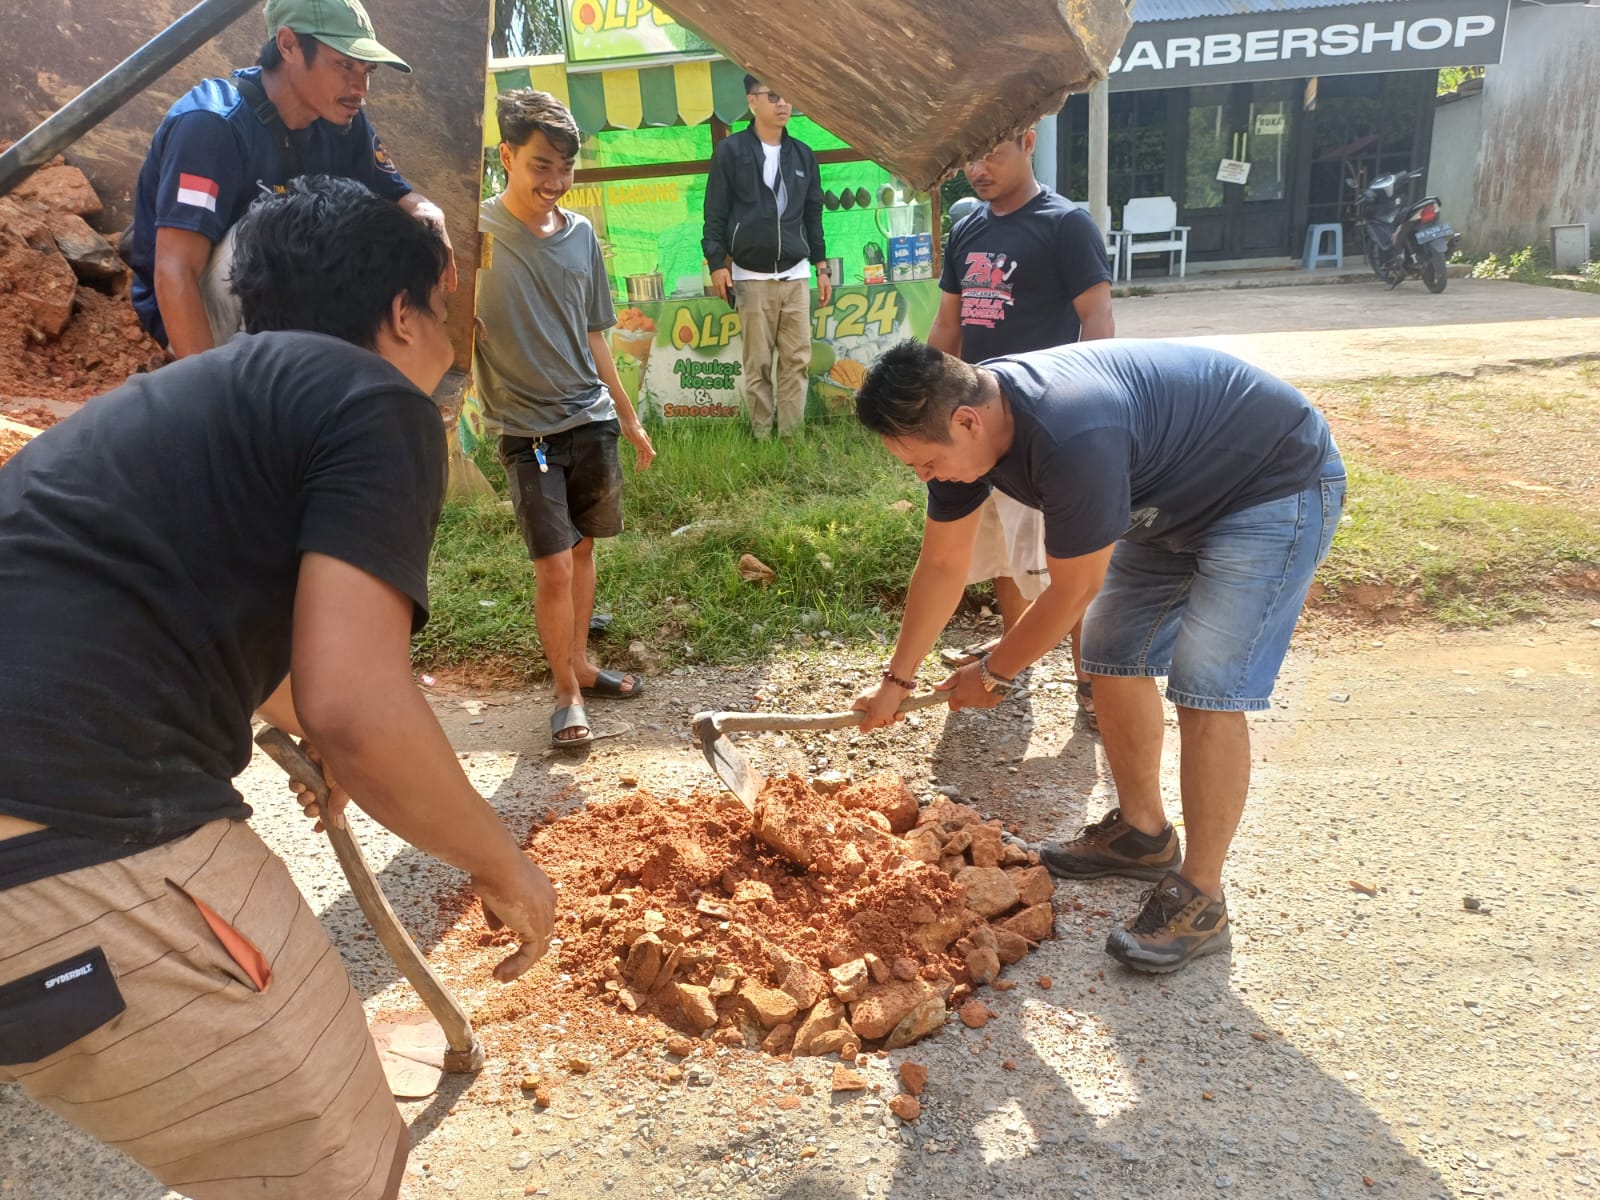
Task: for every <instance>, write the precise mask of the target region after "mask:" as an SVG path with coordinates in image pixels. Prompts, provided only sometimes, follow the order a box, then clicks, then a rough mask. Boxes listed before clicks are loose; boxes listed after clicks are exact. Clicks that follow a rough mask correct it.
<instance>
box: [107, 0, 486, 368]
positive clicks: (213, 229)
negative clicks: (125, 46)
mask: <svg viewBox="0 0 1600 1200" xmlns="http://www.w3.org/2000/svg"><path fill="white" fill-rule="evenodd" d="M266 21H267V37H268V41H267V43H266V45H264V46H263V47H262V49H261V55H260V57H259V58H258V59H257V63H256V66H254V67H250V68H247V69H246V70H242V71H235V72H234V73H233V77H232V78H231V79H207V80H205V81H204V82H203V83H200V84H198V85H197V86H196V87H194V88H193V89H192V90H191V91H190V92H189V93H188V95H186V96H184V97H183V98H182V99H181V100H179V101H178V102H177V103H176V104H174V105H173V106H172V108H171V110H170V111H169V112H168V113H167V115H166V118H165V119H164V120H163V121H162V122H161V125H160V127H159V128H158V129H157V130H156V134H155V137H154V138H153V139H152V140H151V143H150V152H149V154H148V155H146V157H145V161H144V166H143V167H142V168H141V169H140V171H139V182H138V186H137V189H136V192H135V196H134V219H133V228H132V229H131V230H130V231H129V233H128V239H127V244H126V245H125V247H124V251H123V252H124V253H125V254H126V255H127V259H128V264H129V266H131V267H132V268H133V307H134V310H135V311H136V312H137V313H138V314H139V320H140V321H141V322H142V323H143V325H144V327H145V329H147V330H148V331H149V332H150V335H151V336H152V337H154V338H155V339H156V340H157V341H159V342H161V343H162V344H163V345H166V346H168V347H170V348H171V350H172V353H173V355H174V357H177V358H184V357H186V356H188V355H190V354H198V353H199V352H200V351H202V350H209V349H210V348H211V347H212V346H214V345H218V344H220V343H221V342H224V341H226V340H227V339H228V338H229V337H230V336H232V335H233V334H234V333H235V332H237V330H238V329H239V326H240V321H239V306H238V302H237V300H235V298H234V297H233V294H232V292H231V291H230V290H229V288H228V276H229V263H230V260H231V249H230V245H231V244H230V242H229V239H228V234H229V231H230V230H231V229H232V228H233V226H234V224H235V222H237V221H238V220H239V218H240V217H242V216H243V215H244V212H245V210H246V209H247V208H249V207H250V203H251V201H253V200H255V199H256V197H258V196H260V195H261V194H262V193H263V192H281V191H282V190H283V185H284V184H285V183H287V182H288V181H289V180H290V179H292V178H294V177H295V176H297V175H332V176H335V177H340V178H346V179H354V180H357V181H358V182H360V183H362V184H365V185H366V186H367V187H368V188H369V189H370V190H371V191H373V192H376V193H377V194H378V195H379V196H382V197H384V198H385V199H387V200H393V201H396V202H397V203H399V205H400V207H401V208H403V209H405V210H406V211H407V212H409V213H410V214H411V215H412V216H414V217H416V218H417V219H419V220H423V221H427V222H428V223H429V224H430V225H432V226H434V227H435V228H436V229H438V231H439V233H440V235H441V236H443V237H444V238H445V245H446V246H449V244H450V241H449V236H448V234H446V232H445V222H444V213H443V212H442V211H441V210H440V209H439V207H438V206H437V205H436V204H433V203H432V202H431V201H429V200H427V199H425V198H423V197H422V196H419V195H418V194H417V193H416V192H414V191H412V190H411V185H410V184H409V183H407V182H406V181H405V180H404V179H403V178H402V177H401V175H400V172H399V170H398V169H397V168H396V167H395V164H394V160H393V159H391V158H390V157H389V153H388V151H387V150H386V149H384V146H383V142H382V141H381V140H380V139H379V137H378V135H377V132H376V131H375V130H374V129H373V128H372V125H371V123H370V122H369V121H368V120H367V117H366V113H365V112H364V111H363V106H364V104H365V102H366V96H367V89H368V87H369V86H370V84H371V81H372V74H373V72H374V71H376V70H377V67H378V65H379V64H387V65H388V66H391V67H394V68H395V69H396V70H399V71H407V72H409V71H410V70H411V68H410V67H409V66H407V65H406V64H405V62H404V61H403V60H401V59H400V58H399V56H397V55H396V54H394V53H393V52H392V51H390V50H389V49H387V48H386V47H385V46H383V45H382V44H381V43H380V42H379V41H378V40H377V37H376V36H375V34H374V32H373V28H372V21H371V20H370V19H369V18H368V16H367V13H366V10H365V9H364V8H362V6H361V3H360V0H268V2H267V6H266ZM446 285H447V286H448V287H449V288H450V289H451V290H454V288H455V262H454V256H453V255H452V258H451V263H450V267H449V269H448V272H447V276H446Z"/></svg>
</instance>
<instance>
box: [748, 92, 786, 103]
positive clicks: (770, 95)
mask: <svg viewBox="0 0 1600 1200" xmlns="http://www.w3.org/2000/svg"><path fill="white" fill-rule="evenodd" d="M750 94H751V95H752V96H760V97H761V98H762V99H764V100H770V101H771V102H772V103H773V104H782V103H783V97H782V96H780V95H778V93H777V92H751V93H750Z"/></svg>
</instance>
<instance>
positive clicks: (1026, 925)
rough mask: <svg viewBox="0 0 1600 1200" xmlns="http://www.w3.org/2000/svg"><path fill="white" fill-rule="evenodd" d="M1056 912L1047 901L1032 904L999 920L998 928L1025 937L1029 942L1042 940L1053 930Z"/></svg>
mask: <svg viewBox="0 0 1600 1200" xmlns="http://www.w3.org/2000/svg"><path fill="white" fill-rule="evenodd" d="M1055 926H1056V913H1055V909H1054V908H1052V907H1051V906H1050V904H1049V903H1048V902H1046V903H1044V904H1032V905H1029V906H1028V907H1027V908H1025V909H1023V910H1022V911H1021V912H1019V913H1018V914H1017V915H1016V916H1014V917H1008V918H1006V920H1004V921H1003V922H1001V924H1000V928H1001V929H1004V930H1007V931H1009V932H1011V933H1015V934H1018V935H1019V936H1021V937H1025V938H1027V939H1028V941H1030V942H1042V941H1044V940H1045V938H1047V937H1050V936H1051V935H1052V934H1053V933H1054V932H1055Z"/></svg>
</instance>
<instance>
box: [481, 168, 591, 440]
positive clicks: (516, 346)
mask: <svg viewBox="0 0 1600 1200" xmlns="http://www.w3.org/2000/svg"><path fill="white" fill-rule="evenodd" d="M561 215H562V216H564V217H565V218H566V219H567V223H566V226H565V227H564V228H562V229H561V230H559V231H557V232H556V233H553V234H551V235H550V236H549V237H540V236H538V234H536V233H534V232H533V231H532V230H531V229H529V228H528V227H527V226H526V225H524V224H523V223H522V222H521V221H519V220H517V218H516V217H514V216H512V215H511V214H510V213H509V212H507V211H506V208H505V204H504V202H503V199H502V198H501V197H499V196H496V197H494V198H493V199H492V200H485V201H484V202H483V205H482V207H481V208H480V209H479V211H478V229H479V231H480V232H481V233H482V234H483V235H484V243H483V250H482V257H483V262H484V263H485V266H484V267H483V268H482V269H481V270H479V272H478V299H477V305H478V321H479V326H478V334H477V337H476V339H474V346H473V351H472V377H473V381H474V382H475V383H476V384H477V388H478V394H479V395H480V396H481V397H482V398H483V406H484V411H485V413H486V415H487V416H488V418H489V425H490V427H491V428H492V429H495V430H497V431H498V432H501V433H509V434H512V435H514V436H519V437H547V436H549V435H550V434H553V433H561V432H563V431H564V430H568V429H573V428H576V427H577V426H579V425H586V424H589V423H591V422H595V421H610V420H614V419H615V418H616V415H617V406H616V404H615V402H613V400H612V399H611V393H610V392H609V391H607V390H606V385H605V384H603V383H601V382H600V375H599V372H597V371H596V370H595V365H594V355H593V354H591V353H590V351H589V334H590V332H592V331H595V330H600V329H609V328H611V326H613V325H615V324H616V323H617V314H616V310H615V308H614V307H613V305H612V303H611V288H610V283H609V281H608V278H607V276H606V268H605V262H604V260H603V259H602V258H601V257H600V241H599V239H598V238H596V237H595V235H594V226H592V225H591V224H590V223H589V221H588V220H587V218H585V217H583V216H580V215H579V214H578V213H575V212H569V211H567V210H566V209H562V210H561Z"/></svg>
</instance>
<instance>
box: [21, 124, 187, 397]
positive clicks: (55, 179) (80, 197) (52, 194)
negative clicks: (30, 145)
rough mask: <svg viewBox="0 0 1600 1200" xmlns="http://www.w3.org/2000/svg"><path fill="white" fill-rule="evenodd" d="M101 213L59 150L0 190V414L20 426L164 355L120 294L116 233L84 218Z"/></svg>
mask: <svg viewBox="0 0 1600 1200" xmlns="http://www.w3.org/2000/svg"><path fill="white" fill-rule="evenodd" d="M3 146H4V143H0V148H3ZM100 211H101V205H100V198H99V196H97V195H96V194H95V191H94V188H93V187H91V186H90V184H89V181H88V179H87V178H85V177H84V174H83V172H81V171H79V170H78V169H77V168H76V167H71V166H67V165H66V164H65V163H64V162H63V161H62V160H61V159H59V158H57V159H56V160H55V161H54V162H53V163H52V164H51V165H49V166H47V167H44V168H42V169H41V170H39V171H38V172H36V173H35V174H33V175H32V176H30V177H29V178H28V179H26V180H24V181H23V182H22V183H20V184H18V185H17V187H16V188H15V189H13V190H12V191H11V192H10V193H9V194H7V195H5V196H0V413H3V414H4V415H6V416H9V417H11V418H12V419H14V420H19V421H21V422H22V423H23V424H29V425H36V426H38V425H40V424H41V422H40V420H39V419H38V415H37V414H38V413H41V412H44V413H48V412H49V411H50V410H49V409H46V408H42V407H41V406H42V405H51V404H59V403H60V402H63V401H82V400H86V399H88V398H89V397H91V396H95V395H98V394H99V393H101V392H104V391H108V390H109V389H111V388H113V387H116V386H117V385H118V384H120V383H122V382H123V381H124V380H125V379H127V378H128V376H130V375H133V374H135V373H137V372H140V371H149V370H153V369H155V368H156V367H158V366H160V365H161V363H162V361H163V359H164V353H163V351H162V349H161V347H160V346H159V345H157V344H156V343H155V342H154V341H153V340H151V338H150V337H149V336H148V335H147V334H146V333H145V332H144V330H143V329H142V328H141V327H140V325H139V321H138V318H137V317H136V316H135V315H134V311H133V307H132V305H131V304H130V303H129V301H128V287H129V281H130V274H129V271H128V269H127V266H126V265H125V264H124V263H123V261H122V259H121V258H120V257H119V256H118V254H117V248H116V240H117V238H116V235H112V236H110V237H107V236H103V235H102V234H101V233H99V232H98V231H96V230H95V229H94V228H93V227H92V225H91V224H90V221H91V220H92V219H93V218H94V217H95V216H96V215H98V214H99V212H100Z"/></svg>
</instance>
